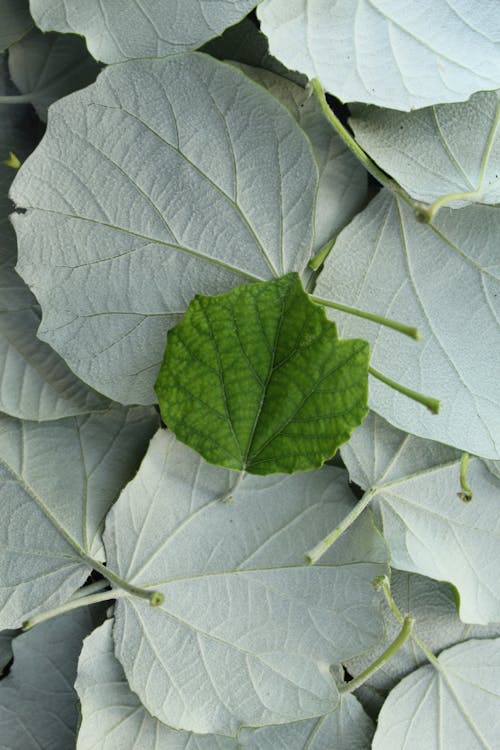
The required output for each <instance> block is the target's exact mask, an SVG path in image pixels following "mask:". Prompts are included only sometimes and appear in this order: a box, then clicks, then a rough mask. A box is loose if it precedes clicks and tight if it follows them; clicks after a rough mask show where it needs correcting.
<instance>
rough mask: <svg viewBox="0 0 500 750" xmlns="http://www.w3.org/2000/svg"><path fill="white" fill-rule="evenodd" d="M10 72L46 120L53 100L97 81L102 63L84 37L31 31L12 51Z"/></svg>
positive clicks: (22, 91) (20, 89)
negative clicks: (88, 46) (98, 61)
mask: <svg viewBox="0 0 500 750" xmlns="http://www.w3.org/2000/svg"><path fill="white" fill-rule="evenodd" d="M9 71H10V75H11V78H12V80H13V81H14V83H15V84H16V86H17V88H18V89H19V91H20V92H21V93H22V94H24V95H25V96H26V97H27V98H29V101H30V102H31V104H33V106H34V107H35V109H36V111H37V112H38V114H39V116H40V117H41V119H42V120H45V121H46V120H47V108H48V106H49V105H50V104H52V102H55V101H56V100H57V99H60V98H61V97H63V96H66V95H67V94H70V93H71V92H72V91H77V90H78V89H81V88H83V87H84V86H88V84H89V83H93V82H94V81H95V79H96V76H97V74H98V72H99V65H98V64H97V63H96V62H95V60H94V59H93V58H92V57H91V56H90V55H89V53H88V52H87V49H86V47H85V43H84V41H83V40H82V39H80V37H77V36H74V35H67V34H65V35H62V34H41V33H40V32H39V31H38V30H37V29H34V30H33V31H31V32H30V33H29V34H28V35H27V36H25V37H24V38H23V39H22V40H21V41H20V42H18V43H17V44H14V45H13V46H12V47H11V49H10V50H9Z"/></svg>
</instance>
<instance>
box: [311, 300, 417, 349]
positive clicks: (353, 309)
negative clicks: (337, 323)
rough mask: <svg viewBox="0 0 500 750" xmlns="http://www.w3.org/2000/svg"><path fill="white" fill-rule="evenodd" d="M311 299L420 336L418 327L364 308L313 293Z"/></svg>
mask: <svg viewBox="0 0 500 750" xmlns="http://www.w3.org/2000/svg"><path fill="white" fill-rule="evenodd" d="M311 299H312V300H313V302H317V303H318V304H319V305H325V307H331V308H333V309H334V310H340V311H341V312H346V313H349V315H356V316H357V317H358V318H364V319H365V320H371V321H372V322H373V323H378V325H381V326H386V327H387V328H392V329H393V330H395V331H398V332H399V333H404V334H405V336H409V337H410V338H412V339H415V340H416V341H420V340H421V338H422V337H421V335H420V331H419V330H418V328H414V327H413V326H408V325H406V324H405V323H399V322H398V321H397V320H392V319H391V318H384V317H382V316H381V315H376V314H375V313H370V312H365V310H358V308H356V307H349V306H348V305H342V304H341V303H340V302H332V301H331V300H328V299H323V298H322V297H315V296H314V295H311Z"/></svg>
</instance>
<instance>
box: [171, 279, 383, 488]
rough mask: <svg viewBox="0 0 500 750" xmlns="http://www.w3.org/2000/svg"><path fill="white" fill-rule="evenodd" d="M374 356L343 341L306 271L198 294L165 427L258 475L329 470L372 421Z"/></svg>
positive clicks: (174, 337) (216, 459) (179, 340)
mask: <svg viewBox="0 0 500 750" xmlns="http://www.w3.org/2000/svg"><path fill="white" fill-rule="evenodd" d="M368 365H369V348H368V344H367V342H366V341H364V340H362V339H352V340H339V339H338V337H337V329H336V326H335V324H334V323H331V322H330V321H328V319H327V317H326V314H325V311H324V309H323V308H322V307H320V306H319V305H316V304H315V303H313V302H311V300H310V298H309V296H308V295H307V293H306V292H305V291H304V289H303V287H302V284H301V281H300V278H299V276H298V274H296V273H289V274H287V275H286V276H283V277H281V278H280V279H277V280H274V281H268V282H259V283H255V284H245V285H242V286H239V287H237V288H236V289H233V291H231V292H228V293H227V294H222V295H219V296H216V297H206V296H202V295H197V296H196V297H195V298H194V299H193V300H192V302H191V304H190V305H189V308H188V310H187V312H186V315H185V316H184V318H183V320H182V321H181V323H179V324H178V325H177V326H175V328H172V329H171V330H170V332H169V334H168V346H167V349H166V352H165V357H164V360H163V365H162V367H161V369H160V374H159V376H158V380H157V382H156V392H157V394H158V400H159V403H160V409H161V413H162V417H163V419H164V421H165V422H166V423H167V424H168V426H169V427H170V428H171V429H172V430H173V431H174V432H175V433H176V435H177V437H178V438H179V439H180V440H181V441H182V442H184V443H187V445H189V446H191V447H192V448H194V449H195V450H197V451H198V453H201V455H202V456H203V457H204V458H205V459H206V460H207V461H209V462H210V463H214V464H218V465H220V466H225V467H226V468H228V469H235V470H244V471H247V472H249V473H252V474H272V473H275V472H286V473H292V472H295V471H307V470H309V469H314V468H316V467H319V466H321V465H322V464H323V462H324V461H325V460H326V459H328V458H330V457H331V456H332V455H333V454H334V453H335V451H336V450H337V448H338V447H339V445H342V443H344V442H345V441H346V440H348V439H349V436H350V434H351V432H352V431H353V429H354V428H355V427H357V426H358V425H359V424H361V422H362V420H363V418H364V417H365V415H366V413H367V397H368Z"/></svg>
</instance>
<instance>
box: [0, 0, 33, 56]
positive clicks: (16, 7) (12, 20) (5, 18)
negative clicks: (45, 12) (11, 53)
mask: <svg viewBox="0 0 500 750" xmlns="http://www.w3.org/2000/svg"><path fill="white" fill-rule="evenodd" d="M32 26H33V20H32V18H31V16H30V13H29V10H28V0H0V52H1V51H2V50H4V49H6V48H7V47H10V45H11V44H14V42H17V41H19V39H21V38H22V37H23V36H24V35H25V34H27V33H28V31H29V30H30V29H31V27H32Z"/></svg>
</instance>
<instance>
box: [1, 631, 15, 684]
mask: <svg viewBox="0 0 500 750" xmlns="http://www.w3.org/2000/svg"><path fill="white" fill-rule="evenodd" d="M15 634H16V631H15V630H3V631H2V632H1V633H0V677H1V676H2V673H3V671H4V669H5V667H6V666H7V664H8V663H9V661H10V660H11V659H12V639H13V638H14V636H15Z"/></svg>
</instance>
